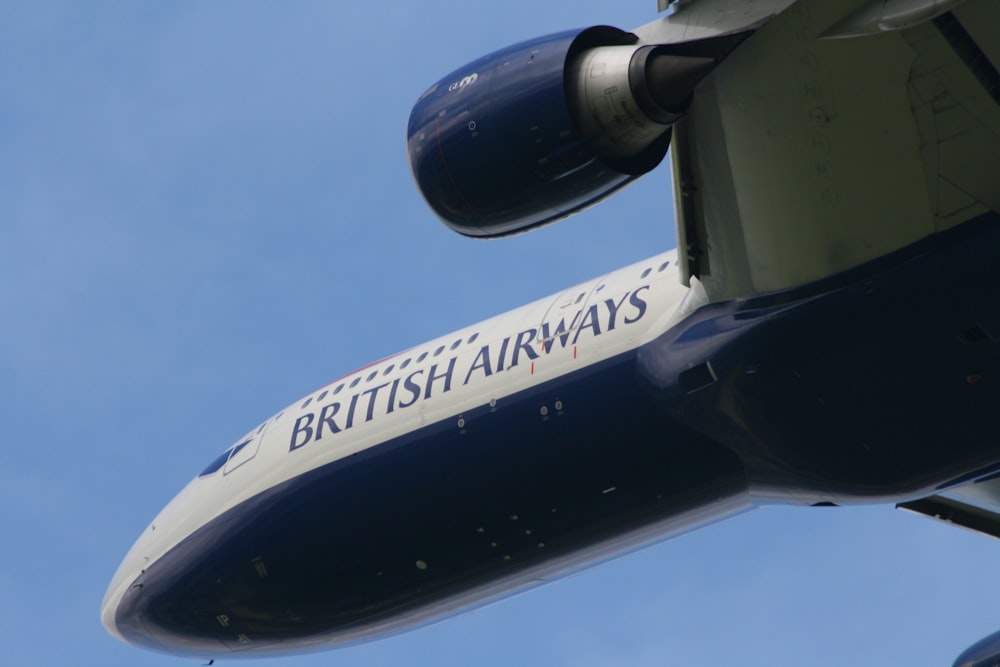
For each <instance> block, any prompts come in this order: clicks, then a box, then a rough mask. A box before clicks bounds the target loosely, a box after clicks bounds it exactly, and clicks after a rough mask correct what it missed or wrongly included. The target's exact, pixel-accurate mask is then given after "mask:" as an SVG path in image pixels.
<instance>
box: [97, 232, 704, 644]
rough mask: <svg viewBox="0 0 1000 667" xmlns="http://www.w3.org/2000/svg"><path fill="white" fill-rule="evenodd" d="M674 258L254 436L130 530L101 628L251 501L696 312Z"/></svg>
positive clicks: (287, 414) (292, 414) (383, 371)
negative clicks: (139, 585) (211, 528)
mask: <svg viewBox="0 0 1000 667" xmlns="http://www.w3.org/2000/svg"><path fill="white" fill-rule="evenodd" d="M676 255H677V253H676V251H670V252H667V253H664V254H661V255H658V256H655V257H652V258H650V259H647V260H645V261H642V262H638V263H636V264H632V265H630V266H627V267H625V268H622V269H619V270H617V271H615V272H613V273H610V274H607V275H605V276H602V277H600V278H597V279H595V280H591V281H588V282H585V283H581V284H579V285H575V286H573V287H571V288H569V289H567V290H564V291H563V292H560V293H557V294H555V295H552V296H549V297H546V298H543V299H539V300H537V301H535V302H533V303H530V304H528V305H525V306H522V307H520V308H517V309H515V310H512V311H509V312H507V313H504V314H503V315H499V316H497V317H494V318H491V319H488V320H485V321H483V322H479V323H478V324H475V325H473V326H470V327H466V328H464V329H461V330H459V331H455V332H452V333H450V334H448V335H446V336H442V337H440V338H437V339H435V340H432V341H428V342H427V343H425V344H423V345H420V346H417V347H413V348H411V349H409V350H407V351H404V352H401V353H399V354H396V355H393V356H391V357H387V358H385V359H383V360H381V361H378V362H376V363H374V364H371V365H368V366H365V367H363V368H361V369H358V370H356V371H354V372H353V373H349V374H347V375H344V376H342V377H340V378H338V379H336V380H334V381H332V382H330V383H329V384H327V385H325V386H323V387H321V388H319V389H317V390H316V391H314V392H312V393H311V394H309V395H308V396H306V397H304V398H303V399H301V400H299V401H297V402H295V403H293V404H292V405H289V406H288V407H286V408H285V409H284V410H282V411H280V412H278V413H277V414H276V415H275V416H273V417H271V418H270V419H268V420H267V421H266V422H264V423H263V424H260V425H259V426H256V427H254V428H253V429H252V430H250V431H249V432H248V433H247V434H246V435H245V436H244V437H243V438H240V439H239V440H237V442H236V444H235V445H234V446H233V447H230V448H229V449H228V450H227V452H226V453H225V454H224V455H223V457H222V458H220V459H217V460H216V462H215V465H214V466H210V467H209V469H208V470H206V471H205V472H203V473H202V474H201V475H199V476H198V477H196V478H195V479H194V480H192V481H191V482H190V483H189V484H188V485H187V486H186V487H185V488H184V489H183V490H181V492H180V493H179V494H178V495H177V496H176V497H175V498H174V499H173V500H172V501H171V502H170V503H169V504H168V505H167V506H166V507H165V508H164V509H163V510H162V511H161V512H160V514H159V515H158V516H157V517H156V518H155V519H154V520H153V521H152V522H151V523H150V525H149V526H148V527H147V528H146V530H145V531H144V532H143V533H142V535H141V536H140V537H139V539H138V540H137V541H136V543H135V544H134V545H133V547H132V549H131V550H130V551H129V552H128V554H127V555H126V556H125V558H124V560H123V561H122V563H121V565H120V566H119V568H118V570H117V572H116V573H115V575H114V578H113V579H112V582H111V584H110V585H109V587H108V591H107V594H106V596H105V599H104V603H103V607H102V619H103V622H104V625H105V626H106V627H107V628H108V630H109V631H110V632H111V633H112V634H115V635H116V636H119V637H120V636H121V635H120V633H119V632H118V630H117V628H116V626H115V621H114V618H115V611H116V609H117V607H118V602H119V601H120V600H121V598H122V596H123V595H124V594H125V592H126V591H127V590H128V589H129V587H130V586H131V585H132V582H133V581H134V580H135V579H136V577H137V576H138V575H139V574H141V573H142V572H143V571H145V570H146V569H147V568H149V567H150V566H151V565H152V564H153V563H155V562H156V561H157V560H158V559H159V558H160V557H161V556H163V555H164V554H165V553H166V552H168V551H169V550H170V549H172V548H173V547H175V546H176V545H177V544H178V543H180V542H181V541H182V540H184V538H185V537H187V536H189V535H191V534H192V533H193V532H194V531H195V530H197V529H198V528H200V527H201V526H203V525H205V524H206V523H207V522H209V521H211V520H212V519H214V518H215V517H218V516H219V515H221V514H223V513H225V512H226V511H227V510H230V509H232V508H234V507H235V506H237V505H239V504H240V503H243V502H244V501H246V500H248V499H250V498H252V497H254V496H256V495H257V494H260V493H261V492H263V491H265V490H267V489H269V488H271V487H274V486H275V485H278V484H281V483H283V482H286V481H287V480H290V479H292V478H295V477H297V476H299V475H302V474H303V473H305V472H307V471H309V470H313V469H315V468H318V467H320V466H323V465H326V464H329V463H331V462H334V461H336V460H339V459H343V458H346V457H349V456H351V455H353V454H357V453H358V452H361V451H362V450H365V449H367V448H370V447H373V446H375V445H378V444H380V443H383V442H386V441H389V440H392V439H393V438H397V437H399V436H401V435H403V434H405V433H407V432H410V431H415V430H417V429H420V428H421V427H423V426H426V425H428V424H434V423H437V422H440V421H442V420H445V419H449V418H454V419H455V421H456V425H455V427H456V428H457V429H461V428H462V426H463V421H462V416H461V415H462V413H463V411H465V410H469V409H471V408H473V407H476V406H481V405H484V404H490V405H495V404H497V403H499V402H502V401H503V400H504V398H505V397H507V396H510V395H512V394H515V393H517V392H519V391H522V390H524V389H526V388H528V387H531V386H533V385H538V384H541V383H543V382H546V381H549V380H553V379H556V378H558V377H560V376H563V375H566V374H568V373H571V372H573V371H576V370H579V369H581V368H583V367H586V366H589V365H592V364H595V363H598V362H600V361H603V360H605V359H608V358H610V357H613V356H615V355H617V354H620V353H622V352H626V351H628V350H632V349H635V348H637V347H639V346H641V345H643V344H645V343H647V342H649V341H650V340H652V339H653V338H655V337H656V336H657V335H658V334H660V333H662V332H663V331H665V330H666V329H668V328H669V327H670V326H672V325H673V324H675V323H676V322H678V321H679V320H680V319H681V318H683V317H684V316H685V315H686V314H688V313H689V312H690V311H691V310H692V308H693V306H694V305H697V304H692V303H691V301H692V298H693V297H695V295H696V294H697V290H692V289H690V288H687V287H684V286H683V285H681V284H680V282H679V280H678V274H677V261H676ZM688 295H691V296H688ZM685 297H688V298H687V299H686V298H685ZM212 468H215V469H214V470H211V469H212Z"/></svg>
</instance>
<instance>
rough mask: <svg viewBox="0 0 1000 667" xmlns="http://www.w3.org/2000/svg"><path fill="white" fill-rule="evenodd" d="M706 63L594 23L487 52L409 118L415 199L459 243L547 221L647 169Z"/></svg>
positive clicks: (436, 88) (710, 62)
mask: <svg viewBox="0 0 1000 667" xmlns="http://www.w3.org/2000/svg"><path fill="white" fill-rule="evenodd" d="M715 64H716V61H715V60H714V59H713V58H705V57H694V56H689V55H684V56H680V55H674V54H672V53H670V52H667V51H666V50H665V49H664V48H663V47H656V46H649V45H642V44H639V43H638V38H636V36H635V35H633V34H631V33H627V32H623V31H621V30H618V29H617V28H611V27H607V26H598V27H594V28H587V29H585V30H582V31H581V30H574V31H569V32H563V33H557V34H554V35H549V36H546V37H540V38H538V39H534V40H530V41H527V42H523V43H521V44H516V45H514V46H511V47H508V48H506V49H502V50H500V51H496V52H495V53H492V54H490V55H487V56H485V57H483V58H480V59H479V60H476V61H474V62H472V63H470V64H468V65H466V66H465V67H463V68H461V69H458V70H456V71H455V72H453V73H452V74H450V75H448V76H447V77H445V78H443V79H441V80H440V81H439V82H438V83H436V84H434V85H433V86H431V88H430V89H429V90H428V91H427V92H425V93H424V94H423V95H422V96H421V97H420V99H419V100H418V101H417V103H416V105H415V106H414V108H413V110H412V112H411V113H410V122H409V127H408V131H407V149H408V152H409V158H410V166H411V168H412V169H413V175H414V178H415V179H416V181H417V185H418V186H419V188H420V191H421V193H422V194H423V196H424V198H425V199H426V200H427V203H428V204H429V205H430V207H431V208H432V209H433V210H434V212H435V213H436V214H437V215H438V216H439V217H440V218H441V219H442V220H444V222H445V223H446V224H448V225H449V226H450V227H451V228H452V229H454V230H455V231H457V232H459V233H461V234H464V235H466V236H477V237H493V236H505V235H509V234H514V233H517V232H522V231H527V230H529V229H531V228H534V227H538V226H540V225H544V224H546V223H549V222H553V221H555V220H558V219H560V218H563V217H566V216H568V215H571V214H573V213H575V212H577V211H579V210H580V209H582V208H585V207H587V206H589V205H591V204H594V203H596V202H597V201H599V200H601V199H603V198H604V197H606V196H608V195H609V194H611V193H612V192H614V191H615V190H617V189H618V188H620V187H622V186H623V185H625V184H627V183H628V182H630V181H631V180H633V179H635V178H637V177H638V176H640V175H642V174H645V173H646V172H648V171H650V170H651V169H653V168H654V167H655V166H656V165H657V164H659V163H660V161H661V160H662V159H663V156H664V155H665V154H666V152H667V148H668V146H669V143H670V131H669V130H670V126H671V124H672V123H674V122H675V121H676V120H677V119H678V118H679V117H680V116H681V115H682V114H683V112H684V110H685V109H686V107H687V104H688V103H689V101H690V98H691V95H692V91H693V90H694V86H695V85H696V84H697V83H698V81H700V80H701V79H702V78H703V77H704V76H705V75H706V74H707V73H708V72H709V71H710V70H711V69H712V68H713V67H714V66H715Z"/></svg>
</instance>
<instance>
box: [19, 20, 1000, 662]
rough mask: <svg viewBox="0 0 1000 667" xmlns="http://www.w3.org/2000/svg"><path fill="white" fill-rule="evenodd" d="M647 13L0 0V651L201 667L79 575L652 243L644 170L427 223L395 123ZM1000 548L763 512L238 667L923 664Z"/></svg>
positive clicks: (655, 176) (108, 567)
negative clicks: (238, 465) (533, 204)
mask: <svg viewBox="0 0 1000 667" xmlns="http://www.w3.org/2000/svg"><path fill="white" fill-rule="evenodd" d="M655 4H656V3H655V2H654V1H653V0H639V1H633V2H629V3H622V2H611V0H604V1H603V2H596V1H578V2H561V3H539V2H536V1H535V2H528V1H525V0H511V1H509V2H504V3H495V2H493V3H487V2H480V3H461V2H455V1H451V2H435V1H428V2H420V3H414V2H410V3H401V2H400V3H392V2H390V3H384V2H383V3H374V2H337V3H334V2H297V3H284V2H281V3H279V2H242V1H241V2H235V1H230V2H214V3H194V2H177V3H127V2H97V1H95V2H88V3H71V2H65V3H62V2H55V1H48V0H41V1H38V2H30V3H20V4H14V3H5V4H4V5H2V6H0V313H2V320H0V392H2V397H3V400H2V401H0V454H2V456H3V462H2V464H0V526H3V527H4V528H5V530H6V532H7V534H6V536H5V537H4V538H3V540H2V541H0V544H2V545H3V546H2V547H0V664H2V665H26V664H34V665H57V664H90V665H129V666H130V667H140V666H144V665H168V664H195V663H196V661H191V660H182V659H175V658H170V657H166V656H160V655H156V654H151V653H147V652H144V651H141V650H138V649H134V648H132V647H129V646H126V645H124V644H121V643H119V642H117V641H116V640H114V639H112V638H111V637H110V636H108V635H107V634H106V633H105V632H104V629H103V628H102V627H101V625H100V620H99V615H98V611H99V606H100V602H101V597H102V596H103V593H104V588H105V586H106V585H107V583H108V580H109V579H110V577H111V575H112V573H113V572H114V570H115V568H116V567H117V565H118V562H119V561H120V559H121V557H122V556H123V555H124V554H125V552H126V550H127V549H128V547H129V546H130V545H131V543H132V541H133V540H134V538H135V537H136V536H137V535H138V533H139V532H140V531H141V530H142V529H143V528H144V527H145V525H146V524H147V522H148V521H149V520H150V519H151V518H152V516H153V515H154V514H155V513H156V512H157V511H158V510H159V509H160V507H162V506H163V505H164V504H165V503H166V502H167V501H168V500H169V499H170V498H171V497H172V496H173V494H174V493H176V491H177V490H179V489H180V488H181V486H182V485H183V484H185V483H186V482H187V481H188V480H189V479H190V478H191V477H193V476H194V475H195V474H196V473H197V472H198V471H199V470H200V469H201V468H202V467H204V465H205V464H206V463H207V462H208V461H209V460H210V459H212V458H213V457H214V456H215V455H216V454H218V452H219V451H221V450H222V449H224V448H225V447H226V446H228V445H229V444H231V443H232V442H233V441H234V439H235V438H237V437H239V436H240V435H242V434H243V433H244V432H246V430H247V429H249V428H250V427H252V426H254V425H255V424H257V423H259V422H261V421H263V420H264V419H265V418H266V417H268V416H269V415H270V414H272V413H273V412H275V411H277V410H278V409H280V408H282V407H283V406H285V405H286V404H288V403H290V402H292V401H294V400H296V399H297V398H298V397H300V396H302V395H303V394H305V393H307V392H308V391H310V390H312V389H313V388H315V387H317V386H320V385H322V384H324V383H326V382H327V381H329V380H330V379H332V378H334V377H337V376H339V375H342V374H343V373H345V372H348V371H350V370H352V369H353V368H356V367H358V366H361V365H363V364H365V363H367V362H369V361H371V360H374V359H378V358H381V357H384V356H386V355H388V354H392V353H394V352H396V351H398V350H401V349H404V348H407V347H409V346H411V345H414V344H416V343H419V342H420V341H422V340H425V339H428V338H431V337H434V336H437V335H440V334H443V333H446V332H447V331H449V330H452V329H456V328H459V327H461V326H464V325H466V324H469V323H472V322H475V321H477V320H480V319H483V318H485V317H488V316H491V315H493V314H496V313H499V312H502V311H504V310H507V309H509V308H512V307H514V306H517V305H519V304H521V303H524V302H527V301H529V300H532V299H535V298H538V297H541V296H544V295H547V294H549V293H552V292H555V291H557V290H559V289H560V288H562V287H565V286H568V285H571V284H573V283H575V282H578V281H582V280H585V279H588V278H591V277H594V276H597V275H600V274H602V273H604V272H607V271H610V270H612V269H614V268H617V267H619V266H621V265H624V264H627V263H630V262H632V261H636V260H638V259H641V258H643V257H646V256H649V255H652V254H655V253H656V252H659V251H661V250H664V249H666V248H669V247H672V246H673V244H674V233H673V222H672V205H671V195H670V192H671V190H670V182H669V177H668V173H667V171H666V170H665V169H659V170H656V171H654V172H653V173H652V174H650V175H648V176H647V177H645V178H644V179H643V180H641V181H640V182H639V183H637V184H636V185H634V186H632V187H630V188H628V189H626V190H625V191H623V192H621V193H620V194H619V195H618V196H616V197H614V198H613V199H611V200H609V201H607V202H605V203H603V204H601V205H600V206H598V207H595V208H593V209H591V210H589V211H587V212H585V213H584V214H581V215H579V216H577V217H576V218H572V219H570V220H568V221H564V222H562V223H559V224H557V225H554V226H551V227H548V228H545V229H542V230H540V231H537V232H535V233H532V234H528V235H523V236H519V237H516V238H512V239H508V240H504V241H497V242H483V241H473V240H468V239H465V238H461V237H459V236H457V235H455V234H453V233H451V232H449V231H448V230H447V229H446V228H445V227H444V225H442V224H441V223H440V222H438V221H437V220H436V219H435V218H434V216H433V215H432V214H431V213H430V211H429V209H428V208H427V207H426V206H425V205H424V203H423V201H422V199H421V197H420V195H419V193H418V192H417V190H416V188H415V186H414V185H413V183H412V179H411V177H410V173H409V167H408V164H407V161H406V152H405V143H404V137H405V128H406V121H407V117H408V114H409V110H410V108H411V106H412V104H413V102H414V101H415V100H416V98H417V97H418V95H419V94H420V93H421V92H423V90H424V89H425V88H426V87H427V86H428V85H429V84H431V83H433V82H434V81H435V80H437V79H438V78H439V77H441V76H443V75H444V74H446V73H447V72H449V71H451V70H452V69H454V68H456V67H458V66H460V65H461V64H463V63H465V62H467V61H470V60H472V59H473V58H475V57H477V56H479V55H482V54H485V53H487V52H489V51H491V50H493V49H496V48H500V47H503V46H506V45H507V44H510V43H513V42H517V41H520V40H523V39H527V38H530V37H534V36H537V35H541V34H545V33H549V32H554V31H557V30H561V29H564V28H568V27H573V26H586V25H593V24H598V23H608V24H611V25H616V26H619V27H622V28H626V29H627V28H632V27H636V26H638V25H640V24H642V23H645V22H647V21H649V20H652V18H654V15H655ZM998 555H1000V545H998V544H996V543H995V542H994V541H992V540H990V539H987V538H985V537H981V536H978V535H974V534H971V533H966V532H964V531H961V530H958V529H954V528H949V527H946V526H943V525H937V524H936V523H935V522H932V521H930V520H927V519H923V518H920V517H915V516H910V515H907V514H904V513H902V512H899V511H896V510H893V509H892V508H891V507H884V506H882V507H878V506H876V507H865V508H850V509H845V508H841V509H802V508H767V509H763V510H759V511H757V512H754V513H751V514H749V515H745V516H742V517H738V518H736V519H733V520H730V521H728V522H726V523H723V524H720V525H717V526H714V527H711V528H708V529H706V530H703V531H700V532H698V533H695V534H692V535H688V536H684V537H681V538H679V539H676V540H673V541H670V542H666V543H663V544H660V545H658V546H655V547H652V548H649V549H647V550H644V551H642V552H639V553H636V554H633V555H630V556H627V557H624V558H621V559H618V560H616V561H614V562H611V563H608V564H605V565H602V566H599V567H597V568H594V569H591V570H588V571H586V572H584V573H582V574H579V575H576V576H574V577H571V578H569V579H565V580H562V581H560V582H557V583H555V584H551V585H549V586H547V587H544V588H541V589H538V590H535V591H532V592H528V593H526V594H523V595H520V596H518V597H516V598H514V599H510V600H507V601H504V602H501V603H498V604H495V605H492V606H490V607H487V608H484V609H481V610H478V611H475V612H472V613H470V614H466V615H464V616H460V617H457V618H453V619H450V620H448V621H445V622H443V623H440V624H438V625H435V626H432V627H429V628H425V629H421V630H418V631H414V632H411V633H407V634H403V635H400V636H397V637H394V638H390V639H388V640H384V641H381V642H377V643H372V644H368V645H363V646H359V647H354V648H348V649H342V650H339V651H337V652H334V653H322V654H315V655H307V656H301V657H295V658H281V659H274V660H263V661H258V662H256V663H255V664H259V665H271V664H274V665H279V664H281V665H284V664H288V665H302V666H305V665H314V664H315V665H319V664H323V665H328V664H344V665H352V666H362V665H387V664H396V665H435V666H445V665H463V666H467V665H470V664H473V665H511V664H539V665H541V664H544V665H574V666H578V665H689V664H735V663H738V664H740V665H741V666H743V667H746V666H748V665H750V666H753V665H760V666H769V667H771V666H774V665H816V666H820V665H837V666H842V665H850V664H861V665H876V664H877V665H881V666H886V665H892V666H895V665H908V666H911V665H942V664H945V665H947V664H950V663H951V661H952V660H953V659H954V658H955V657H956V656H957V654H958V653H959V652H960V651H961V650H962V649H964V648H965V647H966V646H968V645H969V644H971V643H972V642H973V641H976V640H978V639H979V638H980V637H982V636H984V635H986V634H988V633H989V632H992V631H993V630H995V629H996V627H997V626H998V625H1000V610H998V609H997V608H996V605H995V603H994V601H995V600H996V599H998V596H1000V577H998V576H996V575H995V574H994V572H995V569H996V568H995V563H996V559H997V557H998Z"/></svg>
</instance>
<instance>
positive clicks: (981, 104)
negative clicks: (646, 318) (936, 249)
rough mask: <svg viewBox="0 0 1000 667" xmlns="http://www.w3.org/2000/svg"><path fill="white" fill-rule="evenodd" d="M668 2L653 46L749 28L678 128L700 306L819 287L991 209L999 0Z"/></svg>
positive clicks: (678, 162)
mask: <svg viewBox="0 0 1000 667" xmlns="http://www.w3.org/2000/svg"><path fill="white" fill-rule="evenodd" d="M668 4H669V5H670V7H669V8H670V9H673V10H674V11H672V13H671V14H670V15H668V16H665V17H664V18H662V19H660V20H659V21H658V22H656V23H653V24H650V25H649V26H646V27H645V28H643V29H640V31H638V32H639V34H640V35H641V36H642V37H643V39H645V40H646V41H661V42H663V41H677V40H678V39H687V38H691V39H698V38H702V37H705V36H709V35H711V34H719V33H720V32H725V31H727V30H728V31H735V30H738V29H740V28H741V26H740V25H737V24H739V23H741V22H742V24H743V25H742V27H743V28H744V29H745V27H746V26H748V25H750V24H751V23H753V22H755V21H756V22H758V25H759V29H758V30H757V31H756V33H755V34H754V35H753V36H752V37H750V38H749V39H747V40H746V41H745V42H744V43H742V44H741V45H740V46H739V48H738V49H737V50H736V51H735V52H733V53H732V54H731V55H730V56H729V57H728V58H727V59H726V61H725V62H723V63H722V64H721V65H720V66H719V67H718V68H717V69H716V70H715V71H714V72H713V73H712V75H711V76H709V77H707V78H706V79H705V80H704V81H703V82H702V84H701V85H700V86H699V87H698V88H697V89H696V92H695V95H694V98H693V100H692V103H691V107H690V110H689V113H688V114H687V116H686V118H685V119H684V120H683V121H682V122H681V123H680V124H679V125H678V126H676V127H675V129H674V139H673V144H672V155H673V158H672V159H673V163H672V166H673V177H674V188H675V202H676V204H675V205H676V220H677V231H678V245H679V247H680V249H681V251H682V255H683V256H684V262H685V266H684V271H685V274H684V275H685V278H686V279H689V278H690V277H697V278H698V279H699V280H700V282H701V283H702V284H703V285H704V287H705V289H706V291H707V293H708V296H709V298H710V299H711V300H713V301H722V300H726V299H730V298H735V297H741V296H748V295H753V294H760V293H765V292H771V291H775V290H780V289H786V288H789V287H794V286H797V285H801V284H804V283H808V282H811V281H814V280H818V279H821V278H824V277H826V276H830V275H834V274H837V273H840V272H842V271H845V270H847V269H850V268H852V267H855V266H858V265H860V264H863V263H865V262H867V261H870V260H872V259H875V258H878V257H881V256H883V255H885V254H887V253H890V252H892V251H894V250H897V249H899V248H902V247H905V246H907V245H910V244H912V243H914V242H916V241H918V240H920V239H922V238H925V237H927V236H929V235H931V234H934V233H936V232H940V231H944V230H946V229H949V228H951V227H954V226H956V225H960V224H962V223H964V222H966V221H968V220H971V219H973V218H975V217H977V216H979V215H981V214H983V213H984V212H987V211H1000V169H998V162H1000V157H998V156H1000V74H998V66H1000V31H997V30H996V26H998V25H1000V3H997V2H995V1H993V0H966V1H965V2H961V1H955V0H950V1H942V0H905V1H903V0H898V1H896V0H888V2H887V0H851V1H847V2H829V0H799V1H798V2H795V3H794V4H793V3H789V2H780V1H777V0H775V1H773V2H758V3H750V2H738V1H736V0H732V1H730V2H723V1H722V0H699V1H698V2H692V3H668ZM887 7H889V8H892V7H902V8H903V10H906V11H902V10H900V11H898V12H897V13H896V14H894V15H893V16H888V17H887V14H886V12H887V10H886V8H887ZM907 12H909V13H907Z"/></svg>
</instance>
